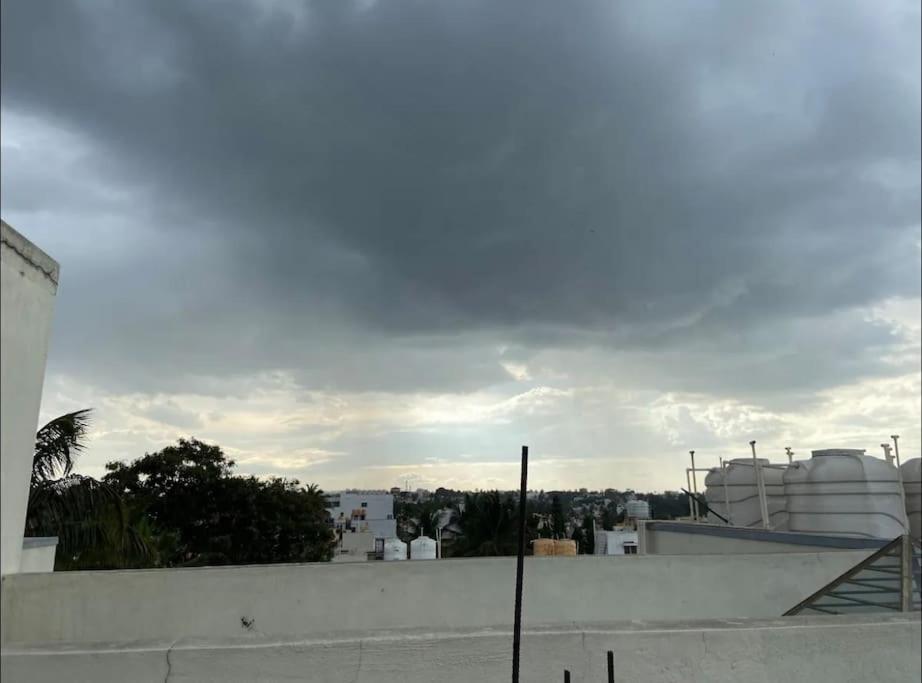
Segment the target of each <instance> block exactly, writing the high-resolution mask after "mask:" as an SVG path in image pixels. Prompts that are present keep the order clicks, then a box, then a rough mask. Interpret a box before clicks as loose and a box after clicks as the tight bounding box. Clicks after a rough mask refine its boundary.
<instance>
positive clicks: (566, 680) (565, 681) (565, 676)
mask: <svg viewBox="0 0 922 683" xmlns="http://www.w3.org/2000/svg"><path fill="white" fill-rule="evenodd" d="M563 683H570V672H569V670H567V669H564V670H563Z"/></svg>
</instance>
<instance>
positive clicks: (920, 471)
mask: <svg viewBox="0 0 922 683" xmlns="http://www.w3.org/2000/svg"><path fill="white" fill-rule="evenodd" d="M900 472H901V473H902V475H903V490H904V491H905V492H906V516H907V517H908V518H909V533H910V534H912V536H913V538H916V539H919V538H922V458H913V459H912V460H907V461H906V462H904V463H903V465H902V466H901V467H900Z"/></svg>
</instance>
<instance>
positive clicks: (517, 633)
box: [512, 446, 528, 683]
mask: <svg viewBox="0 0 922 683" xmlns="http://www.w3.org/2000/svg"><path fill="white" fill-rule="evenodd" d="M527 490H528V446H522V483H521V486H520V487H519V555H518V557H517V558H516V564H515V623H514V625H513V627H512V683H519V652H520V651H521V649H522V579H523V575H524V573H525V521H526V520H525V500H526V491H527Z"/></svg>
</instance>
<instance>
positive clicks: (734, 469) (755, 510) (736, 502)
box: [704, 458, 788, 529]
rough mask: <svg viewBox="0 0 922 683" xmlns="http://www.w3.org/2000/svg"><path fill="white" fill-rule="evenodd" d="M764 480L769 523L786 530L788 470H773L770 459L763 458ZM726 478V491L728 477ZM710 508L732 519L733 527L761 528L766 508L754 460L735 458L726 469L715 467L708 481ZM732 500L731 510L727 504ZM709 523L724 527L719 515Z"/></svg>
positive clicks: (705, 479) (705, 480)
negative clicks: (763, 511) (785, 473)
mask: <svg viewBox="0 0 922 683" xmlns="http://www.w3.org/2000/svg"><path fill="white" fill-rule="evenodd" d="M759 463H760V464H761V465H762V466H763V467H762V479H763V481H764V482H765V498H766V503H767V504H768V520H769V524H770V525H771V528H772V529H786V528H787V524H788V520H787V512H786V504H785V496H784V481H783V476H784V470H780V469H769V468H767V467H765V465H768V464H770V463H769V462H768V460H767V459H766V458H759ZM725 477H726V483H727V486H726V490H724V478H725ZM704 486H705V493H704V497H705V499H706V500H707V504H708V507H710V508H711V510H713V511H714V512H716V513H718V514H719V515H721V516H723V517H724V518H726V519H728V520H729V521H730V523H731V524H732V525H733V526H744V527H761V526H762V507H761V504H760V503H759V487H758V486H757V485H756V469H755V467H753V462H752V458H734V459H733V460H730V462H729V464H728V465H727V466H726V467H725V468H724V469H720V468H719V467H714V468H713V469H711V471H710V472H708V474H707V476H706V477H705V478H704ZM728 499H729V501H730V510H729V512H728V511H727V505H726V501H727V500H728ZM707 521H708V522H711V523H712V524H724V523H725V522H723V521H722V520H720V519H719V518H718V517H717V516H716V515H708V520H707Z"/></svg>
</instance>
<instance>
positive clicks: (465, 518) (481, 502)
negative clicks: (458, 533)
mask: <svg viewBox="0 0 922 683" xmlns="http://www.w3.org/2000/svg"><path fill="white" fill-rule="evenodd" d="M517 518H518V515H517V514H516V510H515V504H514V502H513V500H512V498H511V497H510V496H508V495H504V494H501V493H499V492H498V491H487V492H485V493H473V494H467V495H465V497H464V512H463V513H462V514H461V517H460V520H459V521H460V524H461V528H462V529H463V530H464V535H463V537H462V538H461V539H460V540H459V542H458V544H457V546H456V550H455V554H457V555H463V556H484V555H514V554H515V553H516V552H517V551H518V543H517V541H518V538H517V531H518V529H517V524H516V521H517Z"/></svg>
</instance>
